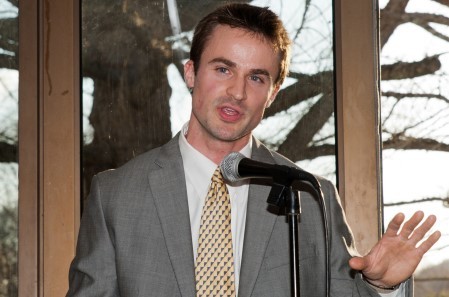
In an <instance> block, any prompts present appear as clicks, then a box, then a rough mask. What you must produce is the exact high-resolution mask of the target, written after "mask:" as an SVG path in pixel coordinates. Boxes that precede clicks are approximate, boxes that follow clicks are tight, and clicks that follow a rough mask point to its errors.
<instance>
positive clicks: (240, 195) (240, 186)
mask: <svg viewBox="0 0 449 297" xmlns="http://www.w3.org/2000/svg"><path fill="white" fill-rule="evenodd" d="M187 129H188V123H186V124H185V125H184V126H183V128H182V131H181V135H180V137H179V148H180V150H181V156H182V161H183V165H184V174H185V178H186V188H187V200H188V204H189V216H190V226H191V229H192V230H191V231H192V244H193V257H194V259H195V261H196V257H197V255H198V252H197V249H198V237H199V231H200V222H201V213H202V210H203V206H204V203H205V200H206V197H207V192H208V190H209V186H210V183H211V178H212V175H213V173H214V171H215V169H217V166H218V165H217V164H215V163H214V162H212V161H211V160H210V159H208V158H207V157H206V156H204V155H203V154H202V153H200V152H199V151H198V150H196V149H195V148H194V147H193V146H191V145H190V144H189V143H188V142H187V139H186V138H185V135H186V134H187ZM251 144H252V143H251V140H250V141H249V143H248V144H247V145H246V146H245V147H244V148H243V149H242V150H241V151H240V153H241V154H243V155H244V156H246V157H248V158H250V157H251ZM227 187H228V191H229V196H230V199H231V232H232V247H233V253H234V274H235V290H236V296H238V288H239V280H240V266H241V263H242V251H243V240H244V235H245V221H246V208H247V202H248V189H249V179H247V180H242V181H240V182H238V183H232V184H231V185H230V184H227ZM380 295H381V296H383V297H403V296H405V289H404V286H403V285H401V287H400V288H399V289H398V290H396V291H394V292H392V293H388V294H380Z"/></svg>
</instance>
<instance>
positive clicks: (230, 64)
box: [208, 57, 272, 79]
mask: <svg viewBox="0 0 449 297" xmlns="http://www.w3.org/2000/svg"><path fill="white" fill-rule="evenodd" d="M214 63H223V64H225V65H226V66H228V67H233V68H235V67H237V64H236V63H234V62H232V61H230V60H228V59H225V58H221V57H218V58H214V59H212V60H210V61H209V63H208V64H214ZM250 74H252V75H254V74H256V75H265V76H267V77H269V78H271V79H272V76H271V75H270V73H269V72H268V71H267V70H266V69H251V70H250Z"/></svg>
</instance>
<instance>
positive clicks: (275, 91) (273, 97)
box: [265, 85, 281, 108]
mask: <svg viewBox="0 0 449 297" xmlns="http://www.w3.org/2000/svg"><path fill="white" fill-rule="evenodd" d="M280 89H281V86H277V85H276V86H275V87H274V90H273V92H272V93H271V96H270V99H268V101H267V104H265V108H268V107H270V106H271V104H272V103H273V101H274V99H276V96H277V94H278V93H279V90H280Z"/></svg>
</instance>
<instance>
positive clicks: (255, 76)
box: [249, 75, 264, 83]
mask: <svg viewBox="0 0 449 297" xmlns="http://www.w3.org/2000/svg"><path fill="white" fill-rule="evenodd" d="M249 79H250V80H252V81H255V82H258V83H263V82H264V80H263V79H262V78H261V77H260V76H257V75H251V76H250V77H249Z"/></svg>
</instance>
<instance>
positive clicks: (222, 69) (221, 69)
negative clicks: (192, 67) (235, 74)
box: [215, 67, 229, 73]
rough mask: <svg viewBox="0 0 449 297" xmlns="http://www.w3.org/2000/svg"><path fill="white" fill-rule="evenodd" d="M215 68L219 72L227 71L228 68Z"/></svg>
mask: <svg viewBox="0 0 449 297" xmlns="http://www.w3.org/2000/svg"><path fill="white" fill-rule="evenodd" d="M215 70H216V71H217V72H219V73H229V70H228V69H227V68H226V67H217V68H216V69H215Z"/></svg>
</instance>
